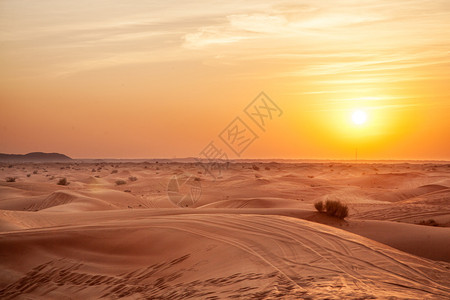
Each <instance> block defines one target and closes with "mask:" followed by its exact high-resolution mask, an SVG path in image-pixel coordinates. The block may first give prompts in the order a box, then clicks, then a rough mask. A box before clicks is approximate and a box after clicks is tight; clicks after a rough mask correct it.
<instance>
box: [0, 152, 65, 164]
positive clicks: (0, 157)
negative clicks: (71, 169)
mask: <svg viewBox="0 0 450 300" xmlns="http://www.w3.org/2000/svg"><path fill="white" fill-rule="evenodd" d="M70 160H72V158H70V157H68V156H67V155H64V154H60V153H44V152H31V153H28V154H5V153H0V161H18V162H25V161H52V162H58V161H70Z"/></svg>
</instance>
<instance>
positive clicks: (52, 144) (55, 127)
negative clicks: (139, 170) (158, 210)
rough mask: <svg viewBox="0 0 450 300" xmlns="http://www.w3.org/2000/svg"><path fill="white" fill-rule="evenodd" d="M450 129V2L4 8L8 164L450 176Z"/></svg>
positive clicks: (1, 33) (2, 76) (0, 19)
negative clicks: (227, 161)
mask: <svg viewBox="0 0 450 300" xmlns="http://www.w3.org/2000/svg"><path fill="white" fill-rule="evenodd" d="M261 92H264V94H262V96H261V94H260V93H261ZM261 101H262V102H261ZM356 110H361V111H363V112H364V113H365V114H366V116H367V121H366V122H365V123H364V124H361V125H358V124H355V123H353V122H352V113H353V112H354V111H356ZM449 115H450V2H449V1H448V0H444V1H442V0H433V1H420V0H411V1H403V0H401V1H387V0H376V1H375V0H374V1H360V0H358V1H356V0H354V1H312V0H310V1H289V0H286V1H265V0H258V1H253V0H249V1H233V0H227V1H210V0H209V1H195V2H194V1H170V0H169V1H142V0H140V1H119V0H109V1H102V0H98V1H92V0H89V1H85V0H78V1H65V0H42V1H41V0H1V1H0V152H2V153H28V152H33V151H43V152H60V153H64V154H67V155H69V156H71V157H74V158H175V157H178V158H180V157H193V156H195V157H198V156H202V155H206V154H205V153H209V154H211V153H216V154H218V153H221V154H225V155H226V156H227V157H229V158H300V159H301V158H304V159H354V158H355V152H356V149H357V151H358V158H360V159H436V160H450V139H449V138H448V135H449V132H450V120H449ZM261 121H263V122H264V126H261V123H258V122H261ZM212 150H216V152H214V151H212Z"/></svg>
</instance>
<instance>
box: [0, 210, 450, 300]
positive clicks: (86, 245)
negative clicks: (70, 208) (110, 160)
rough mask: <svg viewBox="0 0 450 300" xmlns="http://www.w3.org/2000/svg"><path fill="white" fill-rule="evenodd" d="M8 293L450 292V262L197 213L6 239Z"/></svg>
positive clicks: (300, 224)
mask: <svg viewBox="0 0 450 300" xmlns="http://www.w3.org/2000/svg"><path fill="white" fill-rule="evenodd" d="M0 249H1V252H0V255H1V256H2V257H3V258H4V260H3V263H2V269H3V271H2V275H3V276H2V282H4V284H5V288H4V289H3V290H2V291H1V293H2V294H3V296H4V297H12V296H14V295H17V294H19V293H20V294H22V295H26V294H28V293H29V294H31V295H34V296H39V297H63V296H64V295H65V294H68V293H70V294H71V295H77V297H82V296H83V295H89V296H90V297H101V296H104V297H121V296H126V295H131V294H134V295H135V296H141V297H167V298H172V299H177V298H180V299H181V298H185V297H187V296H190V297H205V296H209V297H212V296H217V297H219V298H224V297H245V298H247V297H248V298H250V297H256V298H258V297H260V298H263V296H268V297H278V296H291V297H292V298H295V297H328V298H335V299H340V298H342V297H354V298H361V297H373V296H376V297H388V296H397V297H401V298H402V297H403V298H404V297H410V298H417V299H423V298H425V297H431V296H433V297H442V298H443V297H450V277H448V276H447V275H448V272H449V270H450V265H448V264H444V263H438V262H433V261H429V260H425V259H420V258H418V257H415V256H412V255H408V254H405V253H402V252H400V251H398V250H394V249H392V248H389V247H386V246H384V245H382V244H378V243H375V242H372V241H370V240H368V239H365V238H362V237H360V236H358V235H354V234H350V233H346V232H345V231H342V230H339V229H334V228H332V227H328V226H325V225H319V224H316V223H311V222H308V221H303V220H298V219H292V218H288V217H281V216H257V215H230V214H224V215H223V214H219V215H208V214H203V215H196V214H182V215H175V216H173V215H172V216H159V217H157V216H155V217H150V218H144V219H139V220H129V219H126V220H114V221H111V222H109V223H107V224H98V225H83V226H67V227H62V228H47V229H34V230H29V231H25V232H24V231H19V232H11V233H6V234H3V235H2V236H1V238H0Z"/></svg>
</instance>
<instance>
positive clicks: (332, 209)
mask: <svg viewBox="0 0 450 300" xmlns="http://www.w3.org/2000/svg"><path fill="white" fill-rule="evenodd" d="M325 210H326V213H327V215H329V216H334V217H338V218H340V219H344V218H345V217H347V216H348V206H347V205H345V204H342V203H341V202H340V201H334V200H327V202H325Z"/></svg>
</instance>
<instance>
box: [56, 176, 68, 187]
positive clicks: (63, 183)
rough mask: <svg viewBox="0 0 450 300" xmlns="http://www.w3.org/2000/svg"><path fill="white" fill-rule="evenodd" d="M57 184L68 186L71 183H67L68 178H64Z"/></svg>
mask: <svg viewBox="0 0 450 300" xmlns="http://www.w3.org/2000/svg"><path fill="white" fill-rule="evenodd" d="M56 184H57V185H68V184H69V182H68V181H67V178H66V177H63V178H60V179H59V180H58V182H57V183H56Z"/></svg>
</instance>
